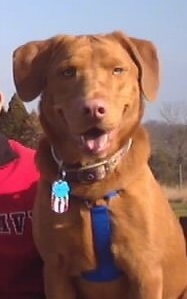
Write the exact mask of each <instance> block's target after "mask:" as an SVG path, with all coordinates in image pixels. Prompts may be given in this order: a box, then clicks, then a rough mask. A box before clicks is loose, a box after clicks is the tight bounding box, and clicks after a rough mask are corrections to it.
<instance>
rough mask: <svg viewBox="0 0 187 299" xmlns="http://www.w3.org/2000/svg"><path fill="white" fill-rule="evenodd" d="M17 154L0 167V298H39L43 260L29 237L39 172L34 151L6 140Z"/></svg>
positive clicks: (30, 236)
mask: <svg viewBox="0 0 187 299" xmlns="http://www.w3.org/2000/svg"><path fill="white" fill-rule="evenodd" d="M9 143H10V144H11V146H12V148H13V150H14V151H16V152H17V153H18V155H19V157H18V158H16V159H14V160H13V161H11V162H10V163H8V164H6V165H5V166H2V167H0V298H1V299H39V298H42V293H43V285H42V262H41V259H40V257H39V255H38V253H37V251H36V248H35V246H34V243H33V239H32V226H31V219H32V213H31V210H32V206H33V201H34V198H35V195H36V186H37V180H38V178H39V174H38V172H37V169H36V167H35V164H34V155H35V151H34V150H31V149H28V148H25V147H24V146H22V145H21V144H19V143H18V142H16V141H12V140H11V141H9Z"/></svg>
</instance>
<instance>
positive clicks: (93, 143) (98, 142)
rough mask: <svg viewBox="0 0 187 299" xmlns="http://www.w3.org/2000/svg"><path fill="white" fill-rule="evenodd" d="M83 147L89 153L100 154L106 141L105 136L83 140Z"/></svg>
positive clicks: (106, 137)
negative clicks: (84, 146) (85, 147)
mask: <svg viewBox="0 0 187 299" xmlns="http://www.w3.org/2000/svg"><path fill="white" fill-rule="evenodd" d="M84 141H85V145H86V146H87V148H88V149H89V150H90V151H94V152H100V151H102V150H104V149H105V147H106V145H107V141H108V136H107V134H103V135H101V136H100V137H97V138H92V139H85V140H84Z"/></svg>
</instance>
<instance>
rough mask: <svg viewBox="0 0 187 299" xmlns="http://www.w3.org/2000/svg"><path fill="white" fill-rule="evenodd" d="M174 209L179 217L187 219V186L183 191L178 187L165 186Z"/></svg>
mask: <svg viewBox="0 0 187 299" xmlns="http://www.w3.org/2000/svg"><path fill="white" fill-rule="evenodd" d="M163 188H164V191H165V193H166V196H167V198H168V199H169V202H170V203H171V206H172V208H173V209H174V211H175V212H176V215H177V216H178V217H187V186H184V187H183V188H182V189H181V190H180V189H179V188H178V187H176V188H172V187H167V186H163Z"/></svg>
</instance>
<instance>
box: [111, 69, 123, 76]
mask: <svg viewBox="0 0 187 299" xmlns="http://www.w3.org/2000/svg"><path fill="white" fill-rule="evenodd" d="M124 72H125V69H124V68H123V67H115V68H114V69H113V71H112V73H113V75H122V74H123V73H124Z"/></svg>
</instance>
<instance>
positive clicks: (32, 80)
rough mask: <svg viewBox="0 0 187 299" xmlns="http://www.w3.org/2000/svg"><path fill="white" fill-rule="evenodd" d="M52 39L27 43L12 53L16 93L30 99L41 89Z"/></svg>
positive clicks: (27, 99)
mask: <svg viewBox="0 0 187 299" xmlns="http://www.w3.org/2000/svg"><path fill="white" fill-rule="evenodd" d="M51 44H52V39H49V40H44V41H34V42H30V43H27V44H25V45H23V46H21V47H19V48H18V49H16V50H15V51H14V53H13V75H14V82H15V85H16V89H17V93H18V95H19V96H20V98H21V99H22V100H23V101H26V102H27V101H31V100H33V99H34V98H36V97H37V96H38V95H39V94H40V93H41V91H42V89H43V87H44V81H45V73H46V69H47V63H48V60H49V57H50V52H51V51H50V49H51Z"/></svg>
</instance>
